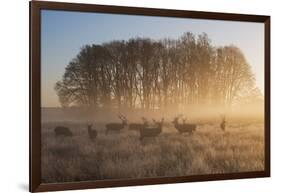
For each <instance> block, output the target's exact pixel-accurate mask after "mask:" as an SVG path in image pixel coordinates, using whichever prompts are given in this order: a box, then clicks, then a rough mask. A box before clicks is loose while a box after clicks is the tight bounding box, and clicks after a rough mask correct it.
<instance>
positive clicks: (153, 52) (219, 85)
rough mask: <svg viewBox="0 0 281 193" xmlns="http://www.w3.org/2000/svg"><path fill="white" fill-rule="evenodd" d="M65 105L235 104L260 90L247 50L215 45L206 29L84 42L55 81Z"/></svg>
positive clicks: (136, 106)
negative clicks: (160, 36)
mask: <svg viewBox="0 0 281 193" xmlns="http://www.w3.org/2000/svg"><path fill="white" fill-rule="evenodd" d="M55 90H56V92H57V94H58V97H59V100H60V103H61V105H62V106H64V107H67V106H86V107H90V108H94V109H95V108H129V109H139V108H140V109H165V108H168V107H171V106H173V107H176V108H177V107H178V108H183V107H185V106H187V105H190V104H202V105H204V104H212V105H223V106H226V105H227V106H229V105H232V104H233V103H234V102H235V101H237V100H239V98H240V97H244V95H245V93H250V92H251V91H254V90H255V91H256V90H257V89H256V86H255V79H254V75H253V73H252V71H251V67H250V65H249V64H248V63H247V61H246V58H245V56H244V54H243V53H242V51H241V50H240V49H239V48H238V47H236V46H234V45H230V46H223V47H215V46H213V45H212V43H211V40H210V39H209V37H208V35H207V34H206V33H202V34H200V35H198V36H195V35H194V34H193V33H190V32H186V33H184V34H183V35H182V36H181V37H179V38H178V39H170V38H166V39H160V40H153V39H150V38H132V39H129V40H126V41H125V40H116V41H111V42H106V43H103V44H100V45H98V44H92V45H85V46H83V47H82V48H81V50H80V52H79V53H78V54H77V56H76V57H75V58H74V59H72V60H71V61H70V62H69V64H68V65H67V66H66V68H65V72H64V74H63V77H62V80H60V81H58V82H57V83H56V85H55Z"/></svg>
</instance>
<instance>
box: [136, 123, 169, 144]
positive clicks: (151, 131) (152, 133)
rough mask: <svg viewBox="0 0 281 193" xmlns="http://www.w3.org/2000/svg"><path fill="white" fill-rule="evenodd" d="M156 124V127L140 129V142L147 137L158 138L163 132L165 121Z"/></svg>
mask: <svg viewBox="0 0 281 193" xmlns="http://www.w3.org/2000/svg"><path fill="white" fill-rule="evenodd" d="M154 122H155V127H143V128H141V129H140V140H141V141H142V140H143V139H144V138H146V137H156V136H158V135H159V134H160V133H161V132H162V127H163V123H164V119H163V118H162V120H161V121H160V122H156V121H155V120H154Z"/></svg>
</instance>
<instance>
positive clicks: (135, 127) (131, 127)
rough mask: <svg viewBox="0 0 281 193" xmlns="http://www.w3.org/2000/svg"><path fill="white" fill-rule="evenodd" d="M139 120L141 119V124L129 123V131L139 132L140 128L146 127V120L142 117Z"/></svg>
mask: <svg viewBox="0 0 281 193" xmlns="http://www.w3.org/2000/svg"><path fill="white" fill-rule="evenodd" d="M141 119H142V121H143V123H130V124H129V130H133V131H139V130H140V129H141V128H143V127H147V126H148V120H147V119H146V118H145V117H142V118H141Z"/></svg>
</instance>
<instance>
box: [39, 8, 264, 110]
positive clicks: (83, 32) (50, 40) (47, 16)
mask: <svg viewBox="0 0 281 193" xmlns="http://www.w3.org/2000/svg"><path fill="white" fill-rule="evenodd" d="M184 32H192V33H193V34H195V35H199V34H201V33H203V32H205V33H207V34H208V36H209V38H210V39H211V41H212V45H214V46H226V45H231V44H233V45H235V46H237V47H239V48H240V49H241V50H242V52H243V53H244V55H245V57H246V59H247V61H248V63H249V64H250V65H251V68H252V71H253V73H254V75H255V78H256V83H257V86H258V87H259V88H260V90H261V92H262V93H264V24H262V23H254V22H233V21H217V20H205V19H204V20H203V19H183V18H171V17H151V16H131V15H120V14H100V13H82V12H68V11H51V10H42V12H41V96H42V98H41V101H42V102H41V105H42V107H57V106H60V104H59V101H58V97H57V94H56V92H55V90H54V85H55V83H56V82H57V81H58V80H60V79H61V78H62V75H63V73H64V70H65V67H66V66H67V64H68V63H69V62H70V60H71V59H73V58H74V57H75V56H76V55H77V54H78V53H79V51H80V48H81V47H82V46H84V45H86V44H101V43H104V42H109V41H111V40H127V39H130V38H134V37H146V38H151V39H156V40H158V39H162V38H174V39H176V38H178V37H180V36H181V35H182V34H183V33H184Z"/></svg>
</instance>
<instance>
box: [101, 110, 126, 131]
mask: <svg viewBox="0 0 281 193" xmlns="http://www.w3.org/2000/svg"><path fill="white" fill-rule="evenodd" d="M118 117H119V119H121V121H122V123H108V124H106V125H105V127H106V134H107V133H108V132H109V131H120V130H122V129H124V128H125V126H126V125H127V119H126V117H125V116H124V115H121V114H120V115H118Z"/></svg>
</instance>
